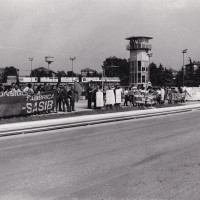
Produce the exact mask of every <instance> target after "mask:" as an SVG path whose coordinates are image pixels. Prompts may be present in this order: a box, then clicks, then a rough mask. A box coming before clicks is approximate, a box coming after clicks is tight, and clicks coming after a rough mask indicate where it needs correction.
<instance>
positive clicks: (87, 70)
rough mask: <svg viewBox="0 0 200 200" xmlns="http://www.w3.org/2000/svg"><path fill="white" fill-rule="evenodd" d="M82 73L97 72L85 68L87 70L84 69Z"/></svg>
mask: <svg viewBox="0 0 200 200" xmlns="http://www.w3.org/2000/svg"><path fill="white" fill-rule="evenodd" d="M81 72H95V70H93V69H90V68H85V69H82V70H81Z"/></svg>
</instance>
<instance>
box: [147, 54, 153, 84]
mask: <svg viewBox="0 0 200 200" xmlns="http://www.w3.org/2000/svg"><path fill="white" fill-rule="evenodd" d="M152 55H153V53H148V54H147V56H148V57H149V67H150V58H151V57H152ZM146 72H147V70H146V69H145V84H146ZM149 75H150V74H149V71H148V77H149Z"/></svg>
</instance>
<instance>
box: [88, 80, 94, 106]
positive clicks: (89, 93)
mask: <svg viewBox="0 0 200 200" xmlns="http://www.w3.org/2000/svg"><path fill="white" fill-rule="evenodd" d="M92 93H93V87H92V85H91V84H90V83H89V86H88V90H87V98H88V108H89V109H91V108H92Z"/></svg>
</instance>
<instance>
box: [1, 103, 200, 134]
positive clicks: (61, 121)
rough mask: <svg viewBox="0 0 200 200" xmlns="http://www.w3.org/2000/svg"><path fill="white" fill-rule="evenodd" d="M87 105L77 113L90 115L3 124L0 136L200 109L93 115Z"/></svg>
mask: <svg viewBox="0 0 200 200" xmlns="http://www.w3.org/2000/svg"><path fill="white" fill-rule="evenodd" d="M86 105H87V104H86V101H85V100H81V101H80V102H79V103H77V104H76V111H75V112H76V113H79V112H84V113H85V111H86V112H89V113H90V114H89V115H87V114H86V115H82V116H72V117H64V116H63V118H56V119H54V118H53V119H46V120H39V121H30V122H21V123H11V124H2V125H0V136H6V135H16V134H25V133H33V132H38V131H48V130H54V129H61V128H70V127H77V126H87V125H92V124H99V123H108V122H115V121H121V120H128V119H135V118H144V117H152V116H158V115H166V114H172V113H180V112H188V111H191V110H193V109H200V103H199V102H187V103H184V104H173V105H175V106H170V107H167V105H166V106H163V107H161V108H148V109H143V110H140V109H137V108H135V109H134V110H130V111H125V112H124V111H123V112H120V111H118V112H113V113H106V114H93V113H92V112H91V111H93V110H92V109H87V107H86ZM116 110H117V109H116ZM121 110H124V109H121ZM52 115H54V114H52ZM61 115H62V113H61Z"/></svg>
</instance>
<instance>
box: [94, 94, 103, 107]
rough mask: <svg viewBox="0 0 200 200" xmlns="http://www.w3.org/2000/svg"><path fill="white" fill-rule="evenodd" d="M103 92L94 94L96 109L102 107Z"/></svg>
mask: <svg viewBox="0 0 200 200" xmlns="http://www.w3.org/2000/svg"><path fill="white" fill-rule="evenodd" d="M103 106H104V103H103V92H97V93H96V107H103Z"/></svg>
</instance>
